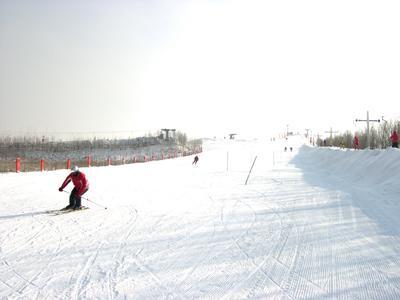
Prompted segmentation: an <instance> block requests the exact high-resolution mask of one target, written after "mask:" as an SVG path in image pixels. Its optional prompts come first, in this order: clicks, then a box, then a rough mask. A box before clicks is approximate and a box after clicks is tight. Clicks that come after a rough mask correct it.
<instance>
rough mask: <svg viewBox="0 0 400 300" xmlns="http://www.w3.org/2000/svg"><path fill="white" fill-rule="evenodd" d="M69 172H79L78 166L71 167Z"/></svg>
mask: <svg viewBox="0 0 400 300" xmlns="http://www.w3.org/2000/svg"><path fill="white" fill-rule="evenodd" d="M71 171H72V172H78V171H79V167H78V166H73V167H72V168H71Z"/></svg>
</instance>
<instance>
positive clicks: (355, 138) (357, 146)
mask: <svg viewBox="0 0 400 300" xmlns="http://www.w3.org/2000/svg"><path fill="white" fill-rule="evenodd" d="M354 149H356V150H358V149H360V141H359V139H358V136H356V135H355V136H354Z"/></svg>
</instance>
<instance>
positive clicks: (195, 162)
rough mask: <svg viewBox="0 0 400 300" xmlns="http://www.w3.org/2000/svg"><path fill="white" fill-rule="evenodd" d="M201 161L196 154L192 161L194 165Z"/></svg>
mask: <svg viewBox="0 0 400 300" xmlns="http://www.w3.org/2000/svg"><path fill="white" fill-rule="evenodd" d="M198 161H199V157H198V156H197V155H196V156H195V157H194V160H193V162H192V165H197V162H198Z"/></svg>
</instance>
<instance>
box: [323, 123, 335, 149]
mask: <svg viewBox="0 0 400 300" xmlns="http://www.w3.org/2000/svg"><path fill="white" fill-rule="evenodd" d="M325 133H329V134H330V138H329V139H330V146H332V145H333V143H332V140H333V139H332V136H333V134H334V133H338V131H333V130H332V127H331V130H330V131H325Z"/></svg>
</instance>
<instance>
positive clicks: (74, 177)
mask: <svg viewBox="0 0 400 300" xmlns="http://www.w3.org/2000/svg"><path fill="white" fill-rule="evenodd" d="M71 181H72V183H73V184H74V186H75V188H76V193H77V194H78V196H82V194H83V193H84V192H85V191H86V190H87V189H88V188H89V181H88V180H87V179H86V176H85V174H83V173H82V172H80V171H78V172H72V173H71V174H69V175H68V176H67V178H65V180H64V182H63V184H62V185H61V187H60V189H61V190H63V189H64V188H65V187H66V186H67V185H68V183H70V182H71Z"/></svg>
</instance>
